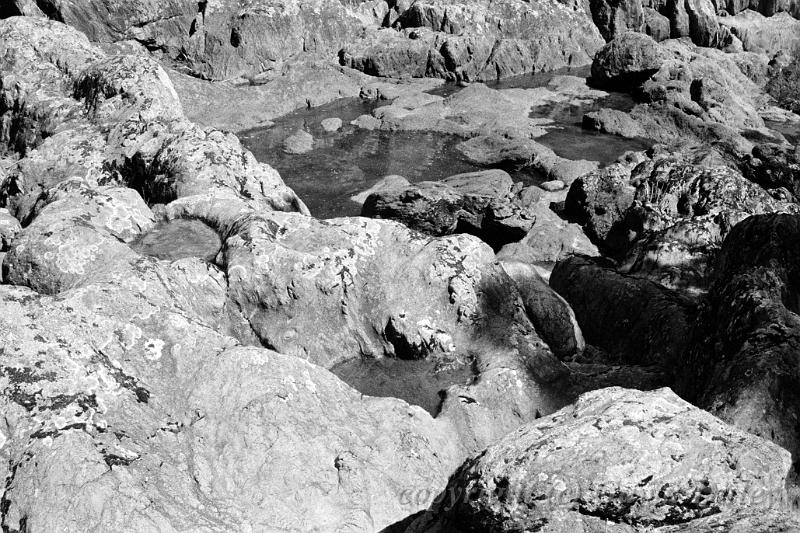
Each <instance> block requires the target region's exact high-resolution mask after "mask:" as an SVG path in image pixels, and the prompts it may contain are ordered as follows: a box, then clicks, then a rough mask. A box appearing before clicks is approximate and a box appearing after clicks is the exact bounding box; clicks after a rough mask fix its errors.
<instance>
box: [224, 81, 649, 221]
mask: <svg viewBox="0 0 800 533" xmlns="http://www.w3.org/2000/svg"><path fill="white" fill-rule="evenodd" d="M561 74H571V75H581V76H585V75H586V74H587V72H586V69H578V70H574V69H573V70H562V71H558V72H548V73H539V74H534V75H528V76H518V77H515V78H510V79H507V80H502V81H500V82H495V83H492V84H489V85H490V86H492V87H495V88H498V89H505V88H532V87H542V86H545V85H547V84H548V83H549V82H550V81H551V80H552V79H553V77H554V76H557V75H561ZM459 89H460V88H459V87H457V86H456V85H455V84H449V85H444V86H442V87H439V88H437V89H435V90H434V91H432V92H433V93H434V94H442V95H447V94H452V93H453V92H456V91H457V90H459ZM388 103H389V102H388V101H377V102H376V101H368V100H362V99H359V98H345V99H341V100H338V101H336V102H333V103H331V104H327V105H324V106H320V107H316V108H311V109H302V110H299V111H296V112H293V113H290V114H289V115H286V116H284V117H281V118H279V119H278V120H276V121H275V123H274V125H273V126H271V127H269V128H266V129H258V130H251V131H247V132H243V133H241V134H240V135H239V137H240V139H241V140H242V143H243V144H244V145H245V146H246V147H247V148H248V149H249V150H251V151H252V152H253V154H254V155H255V156H256V158H257V159H258V160H259V161H263V162H265V163H268V164H269V165H271V166H272V167H274V168H275V169H276V170H277V171H278V172H279V173H280V174H281V177H283V180H284V181H285V182H286V184H287V185H288V186H290V187H291V188H292V189H294V191H295V192H296V193H297V194H298V195H299V196H300V198H302V199H303V201H304V202H305V203H306V205H308V207H309V209H310V210H311V213H312V214H313V215H314V216H316V217H318V218H332V217H338V216H356V215H358V214H359V213H360V212H361V206H360V205H359V204H356V203H355V202H353V201H351V200H350V197H351V196H353V195H355V194H358V193H360V192H362V191H364V190H366V189H368V188H370V187H371V186H372V185H374V184H375V183H376V182H377V181H378V180H379V179H381V178H383V177H384V176H387V175H389V174H399V175H401V176H404V177H405V178H407V179H408V180H409V181H411V182H417V181H429V180H430V181H436V180H440V179H443V178H446V177H448V176H452V175H454V174H459V173H463V172H474V171H478V170H484V169H485V168H486V167H481V166H478V165H476V164H474V163H471V162H470V161H468V160H467V159H466V158H464V157H463V156H462V155H461V154H460V153H459V152H458V151H457V150H456V145H458V144H459V143H460V142H462V141H463V140H464V139H462V138H460V137H457V136H454V135H446V134H441V133H434V132H389V131H378V130H375V131H369V130H364V129H359V128H356V127H355V126H352V125H350V122H351V121H353V120H354V119H356V118H357V117H358V116H360V115H365V114H370V113H371V112H372V111H373V110H374V109H375V108H376V107H379V106H381V105H386V104H388ZM601 107H610V108H613V109H620V110H624V111H627V110H629V109H631V108H632V107H633V100H632V99H631V98H630V96H628V95H622V94H612V95H611V96H609V97H608V98H604V99H602V100H600V101H596V102H593V103H590V104H580V105H575V104H563V103H553V104H548V105H543V106H539V107H537V108H534V109H532V111H531V115H530V116H531V117H545V118H549V119H551V120H553V121H554V123H555V124H554V125H553V129H552V131H550V132H549V133H548V134H547V135H545V136H543V137H540V138H538V139H536V140H537V141H538V142H541V143H542V144H544V145H546V146H548V147H550V148H551V149H553V150H554V151H555V152H556V153H557V154H558V155H561V156H562V157H567V158H569V159H590V160H595V161H600V163H601V164H607V163H610V162H612V161H614V160H615V159H616V158H617V157H619V156H620V155H622V154H623V153H624V152H626V151H628V150H640V149H644V148H647V147H648V146H647V145H646V143H644V142H641V141H638V140H630V139H623V138H620V137H617V136H614V135H608V134H602V133H597V132H590V131H585V130H583V129H581V127H580V124H581V120H582V118H583V114H584V113H587V112H589V111H594V110H596V109H599V108H601ZM334 117H335V118H339V119H341V120H342V124H343V125H342V128H341V129H340V130H339V131H337V132H327V131H325V130H324V129H323V128H322V126H321V123H322V121H323V120H324V119H326V118H334ZM301 129H302V130H305V131H307V132H309V133H310V134H311V135H312V136H313V137H314V149H313V150H311V151H310V152H306V153H304V154H287V153H286V152H284V150H283V143H284V140H285V139H286V138H287V137H289V136H290V135H292V134H293V133H294V132H296V131H297V130H301ZM498 167H499V168H503V170H506V171H507V172H509V174H511V176H512V178H513V179H514V181H520V182H522V183H524V184H525V185H534V184H538V183H541V182H542V181H544V178H543V176H541V175H539V174H538V173H537V172H536V171H534V170H533V169H531V168H530V167H513V166H512V167H508V166H503V165H498Z"/></svg>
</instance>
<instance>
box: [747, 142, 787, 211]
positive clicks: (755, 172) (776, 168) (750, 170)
mask: <svg viewBox="0 0 800 533" xmlns="http://www.w3.org/2000/svg"><path fill="white" fill-rule="evenodd" d="M743 171H744V174H745V176H747V178H748V179H749V180H751V181H754V182H756V183H758V184H759V185H761V186H762V187H765V188H767V189H780V188H784V189H785V190H787V191H789V192H790V193H791V194H793V195H794V197H795V198H800V148H798V147H794V148H793V147H791V146H787V145H785V144H784V145H780V144H759V145H757V146H756V147H755V148H753V154H752V157H750V158H748V159H747V160H746V162H745V163H744V165H743Z"/></svg>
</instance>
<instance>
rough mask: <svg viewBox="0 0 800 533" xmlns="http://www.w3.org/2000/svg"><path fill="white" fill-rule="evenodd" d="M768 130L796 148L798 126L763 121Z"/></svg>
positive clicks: (799, 128) (798, 137)
mask: <svg viewBox="0 0 800 533" xmlns="http://www.w3.org/2000/svg"><path fill="white" fill-rule="evenodd" d="M764 122H765V123H766V125H767V127H768V128H770V129H772V130H774V131H777V132H778V133H781V134H783V136H784V137H786V140H787V141H789V142H790V143H791V144H793V145H795V146H797V145H798V144H800V124H798V123H791V122H773V121H771V120H765V121H764Z"/></svg>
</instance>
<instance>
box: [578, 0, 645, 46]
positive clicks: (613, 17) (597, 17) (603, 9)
mask: <svg viewBox="0 0 800 533" xmlns="http://www.w3.org/2000/svg"><path fill="white" fill-rule="evenodd" d="M589 5H590V6H591V10H592V19H593V20H594V23H595V25H596V26H597V28H598V29H599V30H600V35H602V36H603V38H604V39H605V40H606V41H611V40H614V39H615V38H616V37H618V36H620V35H622V34H623V33H625V32H627V31H635V32H638V31H641V30H642V26H643V24H644V13H643V11H642V2H641V0H611V1H607V0H592V1H590V2H589Z"/></svg>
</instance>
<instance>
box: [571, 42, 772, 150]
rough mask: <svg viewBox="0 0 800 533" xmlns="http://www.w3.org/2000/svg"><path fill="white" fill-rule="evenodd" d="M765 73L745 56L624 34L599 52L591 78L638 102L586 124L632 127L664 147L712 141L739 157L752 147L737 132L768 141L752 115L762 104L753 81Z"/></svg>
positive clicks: (597, 115) (761, 65)
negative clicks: (625, 113) (626, 110)
mask: <svg viewBox="0 0 800 533" xmlns="http://www.w3.org/2000/svg"><path fill="white" fill-rule="evenodd" d="M766 70H767V66H766V65H765V64H764V63H763V60H762V59H759V58H755V61H754V58H753V54H750V53H731V54H727V53H725V52H722V51H720V50H714V49H710V48H702V47H699V46H694V45H692V44H690V43H688V42H687V41H686V40H684V39H681V40H675V39H670V40H667V41H662V42H660V43H656V42H655V41H653V40H652V39H650V38H648V37H646V36H644V35H640V34H624V35H622V36H620V37H618V38H617V39H615V40H614V41H612V42H610V43H608V44H607V45H606V46H605V47H604V48H603V49H602V50H601V51H600V52H598V54H597V56H596V57H595V61H594V63H593V65H592V80H593V82H595V83H598V84H600V85H602V86H605V87H609V88H616V90H622V91H631V92H632V93H633V94H634V95H636V97H637V99H638V100H639V102H640V103H639V104H637V105H636V106H635V107H634V108H633V109H632V110H631V111H630V113H629V114H628V116H627V117H625V118H624V119H622V120H621V119H620V118H619V115H618V114H617V113H605V114H600V113H594V114H593V115H592V116H591V117H590V119H588V123H587V125H588V126H590V127H591V128H592V129H598V130H601V131H609V132H611V133H618V132H619V130H620V129H624V130H635V131H638V132H643V133H645V134H646V136H647V137H648V138H649V139H652V140H654V141H658V142H663V143H666V144H670V145H675V144H682V143H683V144H685V143H691V142H694V143H697V144H705V145H708V144H712V143H714V144H716V145H717V146H718V147H719V148H718V149H719V150H721V151H723V152H725V153H727V154H730V158H731V159H738V158H741V157H742V156H744V155H746V154H748V153H749V152H750V151H751V150H752V141H750V140H748V139H747V138H745V137H744V136H743V132H745V131H750V132H751V133H752V132H760V133H761V134H763V135H765V136H767V137H768V136H769V132H768V131H767V130H766V129H765V125H764V121H763V120H762V118H761V116H760V114H759V109H761V108H763V107H764V106H765V105H766V104H767V101H766V99H765V95H764V94H763V92H762V90H761V87H760V86H759V85H758V84H757V83H756V82H754V81H753V79H756V80H757V81H759V83H763V79H764V77H765V75H766V74H765V73H766ZM623 120H624V122H623Z"/></svg>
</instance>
